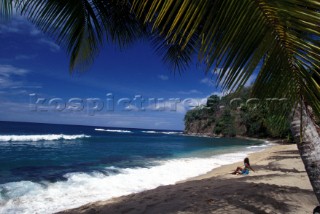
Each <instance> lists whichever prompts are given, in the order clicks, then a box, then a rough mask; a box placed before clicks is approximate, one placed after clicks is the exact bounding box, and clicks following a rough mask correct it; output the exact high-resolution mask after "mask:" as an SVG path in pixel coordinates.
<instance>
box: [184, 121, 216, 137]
mask: <svg viewBox="0 0 320 214" xmlns="http://www.w3.org/2000/svg"><path fill="white" fill-rule="evenodd" d="M213 130H214V124H210V123H209V120H208V119H199V120H194V121H192V122H190V123H188V124H186V127H185V133H186V134H189V135H208V136H214V132H213Z"/></svg>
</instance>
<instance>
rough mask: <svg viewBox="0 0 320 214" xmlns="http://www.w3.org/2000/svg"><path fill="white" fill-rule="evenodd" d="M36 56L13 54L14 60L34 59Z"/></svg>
mask: <svg viewBox="0 0 320 214" xmlns="http://www.w3.org/2000/svg"><path fill="white" fill-rule="evenodd" d="M36 57H37V54H31V55H24V54H20V55H17V56H15V60H28V59H34V58H36Z"/></svg>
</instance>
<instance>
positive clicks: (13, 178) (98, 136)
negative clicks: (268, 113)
mask: <svg viewBox="0 0 320 214" xmlns="http://www.w3.org/2000/svg"><path fill="white" fill-rule="evenodd" d="M269 145H270V144H268V143H267V142H262V141H253V140H244V139H231V138H205V137H192V136H185V135H183V133H182V132H181V131H172V130H143V129H129V128H106V127H98V126H97V127H92V126H74V125H52V124H50V125H49V124H36V123H18V122H0V213H54V212H58V211H62V210H65V209H70V208H75V207H78V206H81V205H84V204H86V203H89V202H94V201H98V200H106V199H110V198H113V197H118V196H122V195H128V194H131V193H137V192H141V191H144V190H148V189H153V188H156V187H158V186H161V185H169V184H174V183H176V182H178V181H182V180H185V179H188V178H191V177H195V176H197V175H201V174H205V173H206V172H209V171H210V170H212V169H214V168H217V167H219V166H222V165H226V164H230V163H234V162H238V161H242V160H243V158H245V157H246V156H247V155H248V154H249V153H252V152H256V151H259V150H262V149H264V148H266V147H268V146H269Z"/></svg>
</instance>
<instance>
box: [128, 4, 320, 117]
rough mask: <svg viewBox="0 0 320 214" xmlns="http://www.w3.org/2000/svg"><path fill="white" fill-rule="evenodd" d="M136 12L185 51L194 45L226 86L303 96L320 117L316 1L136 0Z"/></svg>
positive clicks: (258, 92) (261, 94) (290, 103)
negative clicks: (251, 81) (251, 86)
mask: <svg viewBox="0 0 320 214" xmlns="http://www.w3.org/2000/svg"><path fill="white" fill-rule="evenodd" d="M133 11H134V12H135V13H136V14H137V16H139V17H140V18H142V19H143V20H144V22H145V23H148V24H150V25H151V26H152V28H153V29H156V30H157V31H159V32H160V34H161V35H162V36H163V37H165V38H166V39H168V40H169V41H170V42H171V43H173V44H179V45H180V47H181V50H183V49H184V48H185V47H187V45H188V44H189V43H192V44H193V46H195V47H199V48H198V49H196V50H195V52H197V53H198V55H199V59H200V60H201V61H202V62H204V63H205V64H206V65H207V71H209V70H212V69H214V70H216V71H217V72H218V82H219V83H220V84H221V86H222V87H223V89H228V90H230V89H231V90H236V89H239V88H241V87H243V86H244V84H245V83H246V82H247V80H248V79H249V78H250V76H251V75H252V74H253V72H254V71H255V70H256V69H257V68H258V67H259V66H260V65H261V64H262V66H261V69H260V72H259V75H258V78H257V80H256V82H255V86H254V93H253V95H254V96H258V97H259V98H261V99H266V98H272V97H275V98H287V100H288V102H287V105H288V106H290V107H293V106H294V104H295V103H296V102H297V101H298V100H299V99H300V97H301V96H302V97H303V98H304V99H305V100H306V101H307V102H308V103H309V104H310V105H311V106H312V108H313V109H314V110H315V112H316V113H317V114H318V116H319V115H320V108H319V105H320V90H319V82H317V81H316V78H319V76H320V73H319V70H320V69H319V68H320V48H319V38H320V26H319V23H320V14H319V11H320V2H319V1H313V0H299V1H297V0H283V1H277V0H268V1H267V0H242V1H233V0H215V1H210V0H184V1H174V0H158V1H144V0H133Z"/></svg>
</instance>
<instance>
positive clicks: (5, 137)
mask: <svg viewBox="0 0 320 214" xmlns="http://www.w3.org/2000/svg"><path fill="white" fill-rule="evenodd" d="M89 137H90V136H89V135H84V134H81V135H64V134H46V135H0V142H1V141H5V142H9V141H54V140H75V139H79V138H89Z"/></svg>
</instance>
